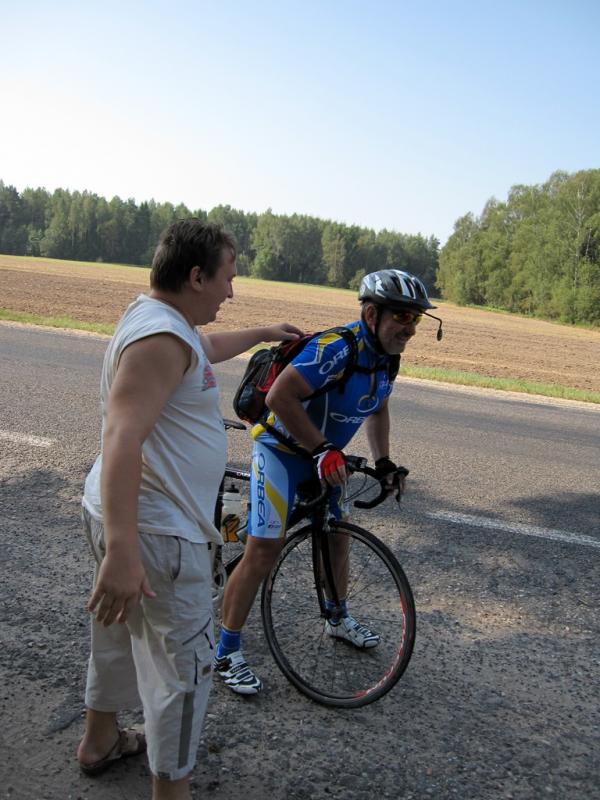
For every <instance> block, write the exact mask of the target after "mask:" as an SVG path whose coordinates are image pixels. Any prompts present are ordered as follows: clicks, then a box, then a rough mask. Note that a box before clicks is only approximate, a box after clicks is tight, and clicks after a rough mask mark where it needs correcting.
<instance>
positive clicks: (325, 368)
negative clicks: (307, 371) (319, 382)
mask: <svg viewBox="0 0 600 800" xmlns="http://www.w3.org/2000/svg"><path fill="white" fill-rule="evenodd" d="M349 353H350V350H349V348H348V345H346V347H344V349H343V350H340V351H339V353H336V354H335V355H334V357H333V358H331V359H329V361H326V362H325V363H324V364H321V366H320V367H319V375H329V373H330V372H331V370H332V369H334V368H335V366H336V365H337V364H339V363H340V361H345V360H346V359H347V358H348V354H349Z"/></svg>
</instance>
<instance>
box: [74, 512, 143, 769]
mask: <svg viewBox="0 0 600 800" xmlns="http://www.w3.org/2000/svg"><path fill="white" fill-rule="evenodd" d="M83 526H84V531H85V534H86V537H87V539H88V541H89V543H90V546H91V548H92V552H93V554H94V557H95V559H96V563H97V564H100V563H101V561H102V559H103V558H104V553H105V549H104V529H103V526H102V523H101V522H100V521H98V520H95V519H93V518H92V517H91V515H90V514H89V513H88V512H87V511H86V510H85V509H84V511H83ZM96 576H97V567H96V574H95V575H94V582H95V581H96ZM85 705H86V718H85V732H84V735H83V738H82V740H81V742H80V744H79V747H78V749H77V759H78V761H79V762H80V763H81V764H83V765H89V764H95V763H96V762H98V761H100V760H101V759H103V758H105V757H106V756H107V755H108V754H109V753H110V751H111V750H112V749H113V748H114V747H115V745H116V744H117V741H118V739H119V732H118V728H117V711H119V710H121V709H125V708H137V707H139V706H140V705H141V700H140V696H139V694H138V691H137V677H136V672H135V665H134V662H133V656H132V652H131V637H130V634H129V630H128V628H127V627H126V626H125V625H118V624H113V625H110V626H109V627H108V628H106V627H104V626H103V625H99V624H98V623H97V622H96V620H95V618H92V621H91V650H90V659H89V663H88V673H87V683H86V691H85Z"/></svg>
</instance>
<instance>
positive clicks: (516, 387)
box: [402, 366, 600, 403]
mask: <svg viewBox="0 0 600 800" xmlns="http://www.w3.org/2000/svg"><path fill="white" fill-rule="evenodd" d="M402 375H406V376H407V377H409V378H424V379H426V380H429V381H440V382H442V383H456V384H460V385H461V386H478V387H481V388H483V389H498V390H500V391H503V392H520V393H522V394H538V395H542V396H543V397H559V398H562V399H563V400H579V401H582V402H584V403H600V392H592V391H588V390H586V389H575V388H571V387H570V386H561V385H560V384H557V383H536V382H534V381H524V380H520V379H519V378H494V377H492V376H491V375H481V374H480V373H478V372H463V371H461V370H454V369H441V368H438V367H405V366H403V367H402Z"/></svg>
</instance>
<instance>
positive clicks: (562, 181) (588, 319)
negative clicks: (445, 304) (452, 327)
mask: <svg viewBox="0 0 600 800" xmlns="http://www.w3.org/2000/svg"><path fill="white" fill-rule="evenodd" d="M437 286H438V288H439V289H440V290H441V293H442V295H443V297H445V298H446V299H448V300H452V301H453V302H455V303H459V304H470V305H478V306H481V305H485V306H491V307H492V308H499V309H505V310H507V311H513V312H519V313H522V314H531V315H534V316H538V317H544V318H546V319H557V320H560V321H562V322H570V323H582V324H587V325H599V324H600V169H594V170H585V171H582V172H577V173H574V174H570V175H569V174H568V173H566V172H555V173H554V174H553V175H551V176H550V178H549V180H548V181H547V182H546V183H544V184H541V185H533V186H513V187H512V189H511V190H510V192H509V195H508V198H507V200H506V202H499V201H498V200H496V199H491V200H489V201H488V203H487V204H486V206H485V208H484V209H483V212H482V213H481V216H479V217H475V216H474V215H473V214H465V215H464V216H463V217H461V218H460V219H459V220H457V222H456V223H455V225H454V232H453V234H452V236H450V238H449V239H448V241H447V243H446V245H445V246H444V248H443V249H442V251H441V253H440V259H439V268H438V271H437Z"/></svg>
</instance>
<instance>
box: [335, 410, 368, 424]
mask: <svg viewBox="0 0 600 800" xmlns="http://www.w3.org/2000/svg"><path fill="white" fill-rule="evenodd" d="M329 416H330V417H331V419H332V420H334V422H347V423H348V424H350V425H360V423H361V422H364V421H365V418H364V417H347V416H346V415H345V414H339V413H338V412H337V411H332V412H331V414H330V415H329Z"/></svg>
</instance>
